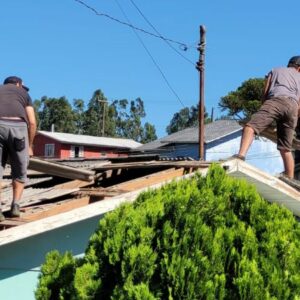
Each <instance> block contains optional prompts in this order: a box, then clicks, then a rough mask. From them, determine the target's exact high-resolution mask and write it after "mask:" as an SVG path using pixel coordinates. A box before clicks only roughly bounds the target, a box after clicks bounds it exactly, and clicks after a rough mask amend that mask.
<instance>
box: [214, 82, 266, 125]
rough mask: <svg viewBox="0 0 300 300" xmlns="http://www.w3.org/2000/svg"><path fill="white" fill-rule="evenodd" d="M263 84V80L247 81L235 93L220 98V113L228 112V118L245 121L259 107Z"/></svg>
mask: <svg viewBox="0 0 300 300" xmlns="http://www.w3.org/2000/svg"><path fill="white" fill-rule="evenodd" d="M264 84H265V80H264V79H263V78H251V79H248V80H246V81H244V82H243V83H242V84H241V86H239V87H238V88H237V90H236V91H232V92H229V93H228V94H227V95H226V96H224V97H221V100H220V102H219V106H220V107H221V109H222V111H228V115H229V116H231V117H236V118H238V119H246V120H247V119H249V118H250V116H251V115H252V114H253V113H254V112H256V111H257V110H258V109H259V107H260V106H261V101H262V99H263V95H264Z"/></svg>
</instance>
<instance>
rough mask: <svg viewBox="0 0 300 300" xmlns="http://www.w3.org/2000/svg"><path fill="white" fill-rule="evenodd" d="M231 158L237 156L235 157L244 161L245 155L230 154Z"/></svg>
mask: <svg viewBox="0 0 300 300" xmlns="http://www.w3.org/2000/svg"><path fill="white" fill-rule="evenodd" d="M231 158H237V159H240V160H242V161H245V160H246V157H245V156H243V155H239V154H234V155H232V156H231Z"/></svg>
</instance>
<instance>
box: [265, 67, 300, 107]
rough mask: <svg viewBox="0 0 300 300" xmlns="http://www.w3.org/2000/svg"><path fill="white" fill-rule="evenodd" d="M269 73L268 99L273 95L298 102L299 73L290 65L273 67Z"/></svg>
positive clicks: (299, 96) (299, 92) (299, 97)
mask: <svg viewBox="0 0 300 300" xmlns="http://www.w3.org/2000/svg"><path fill="white" fill-rule="evenodd" d="M269 75H271V82H270V88H269V92H268V99H269V98H273V97H287V98H293V99H294V100H295V101H297V102H298V103H299V99H300V73H299V72H298V71H297V70H296V69H295V68H292V67H283V68H275V69H273V70H272V71H271V72H270V73H269Z"/></svg>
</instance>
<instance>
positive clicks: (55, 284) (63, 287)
mask: <svg viewBox="0 0 300 300" xmlns="http://www.w3.org/2000/svg"><path fill="white" fill-rule="evenodd" d="M77 264H78V262H77ZM41 272H42V274H43V276H42V277H40V282H39V289H38V290H37V291H36V292H35V297H36V299H43V300H46V299H51V300H58V299H76V298H74V297H73V296H74V295H75V290H74V287H73V284H72V282H73V280H74V273H75V261H74V258H73V256H72V254H71V253H70V252H66V253H65V254H64V255H60V254H59V252H58V251H52V252H50V253H48V254H47V256H46V263H45V264H44V265H43V266H42V268H41Z"/></svg>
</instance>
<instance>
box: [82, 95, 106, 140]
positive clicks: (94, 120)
mask: <svg viewBox="0 0 300 300" xmlns="http://www.w3.org/2000/svg"><path fill="white" fill-rule="evenodd" d="M106 102H107V99H106V97H105V96H104V94H103V93H102V91H101V90H100V89H98V90H96V91H95V92H94V94H93V96H92V98H91V99H90V101H89V103H88V109H87V110H86V111H85V113H84V123H83V132H84V134H87V135H93V136H101V135H103V118H104V119H105V116H104V109H103V107H104V105H105V103H106ZM101 107H102V109H101Z"/></svg>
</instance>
